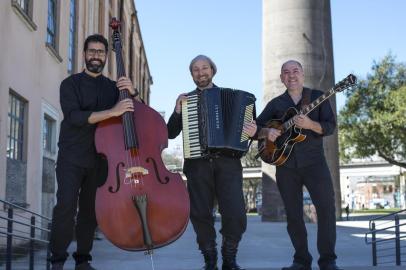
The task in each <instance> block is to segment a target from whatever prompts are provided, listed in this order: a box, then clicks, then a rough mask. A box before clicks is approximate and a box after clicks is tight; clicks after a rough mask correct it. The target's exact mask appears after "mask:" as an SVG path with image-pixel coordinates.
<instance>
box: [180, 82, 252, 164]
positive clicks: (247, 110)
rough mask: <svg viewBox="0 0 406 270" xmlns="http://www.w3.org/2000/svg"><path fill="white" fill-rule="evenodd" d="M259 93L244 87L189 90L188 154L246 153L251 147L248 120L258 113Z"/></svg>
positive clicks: (184, 116) (185, 141) (185, 116)
mask: <svg viewBox="0 0 406 270" xmlns="http://www.w3.org/2000/svg"><path fill="white" fill-rule="evenodd" d="M255 100H256V99H255V96H254V95H253V94H251V93H248V92H246V91H242V90H235V89H230V88H219V87H214V88H210V89H205V90H203V91H200V90H198V91H193V92H191V93H189V94H188V99H187V101H186V102H182V133H183V152H184V158H191V159H192V158H200V157H204V156H207V155H208V154H210V153H225V154H232V155H233V156H242V155H243V154H244V153H245V152H246V151H247V150H248V139H249V137H248V135H247V134H245V133H244V132H243V131H242V130H243V126H244V123H247V122H250V121H252V120H253V118H254V116H255Z"/></svg>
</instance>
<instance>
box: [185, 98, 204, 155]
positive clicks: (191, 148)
mask: <svg viewBox="0 0 406 270" xmlns="http://www.w3.org/2000/svg"><path fill="white" fill-rule="evenodd" d="M198 104H199V96H198V95H197V94H195V95H189V96H188V98H187V100H186V101H183V102H182V123H183V126H182V134H183V153H184V158H198V157H201V156H202V151H201V146H200V140H199V119H198V113H199V110H198Z"/></svg>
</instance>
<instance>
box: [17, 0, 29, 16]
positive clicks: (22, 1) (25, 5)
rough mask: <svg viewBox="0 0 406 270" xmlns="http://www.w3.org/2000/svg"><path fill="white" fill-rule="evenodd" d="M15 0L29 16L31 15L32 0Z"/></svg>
mask: <svg viewBox="0 0 406 270" xmlns="http://www.w3.org/2000/svg"><path fill="white" fill-rule="evenodd" d="M14 2H15V3H16V4H17V5H18V6H19V7H20V8H21V11H23V12H24V13H25V14H26V15H27V16H29V15H30V2H31V1H30V0H14Z"/></svg>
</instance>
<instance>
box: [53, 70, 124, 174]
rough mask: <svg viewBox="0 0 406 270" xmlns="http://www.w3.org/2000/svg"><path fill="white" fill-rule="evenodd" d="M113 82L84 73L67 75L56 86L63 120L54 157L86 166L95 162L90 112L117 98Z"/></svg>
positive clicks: (88, 166) (103, 77)
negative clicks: (58, 87)
mask: <svg viewBox="0 0 406 270" xmlns="http://www.w3.org/2000/svg"><path fill="white" fill-rule="evenodd" d="M118 95H119V91H118V89H117V87H116V82H114V81H112V80H110V79H108V78H106V77H105V76H103V75H100V76H98V77H96V78H94V77H92V76H90V75H88V74H86V73H85V72H81V73H77V74H74V75H71V76H69V77H68V78H66V79H65V80H63V81H62V83H61V86H60V103H61V108H62V112H63V117H64V118H63V120H62V123H61V130H60V134H59V142H58V147H59V153H58V158H62V159H65V160H68V161H70V162H72V163H74V164H75V165H78V166H81V167H86V168H90V167H93V166H94V164H95V159H96V148H95V144H94V135H95V131H96V126H97V125H96V124H90V123H89V122H88V119H89V116H90V115H91V114H92V113H93V112H98V111H103V110H108V109H110V108H112V107H113V106H114V105H115V104H116V103H117V100H118Z"/></svg>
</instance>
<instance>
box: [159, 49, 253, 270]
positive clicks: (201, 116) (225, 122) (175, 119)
mask: <svg viewBox="0 0 406 270" xmlns="http://www.w3.org/2000/svg"><path fill="white" fill-rule="evenodd" d="M189 69H190V73H191V75H192V78H193V81H194V82H195V84H196V86H197V88H196V89H195V90H193V91H191V92H189V93H184V94H181V95H179V97H178V98H177V100H176V107H175V110H174V112H173V114H172V115H171V117H170V119H169V121H168V124H167V126H168V135H169V138H170V139H173V138H175V137H176V136H178V135H179V133H180V132H181V131H182V133H183V142H184V147H183V150H184V158H185V162H184V167H183V171H184V173H185V175H186V177H187V180H188V184H187V186H188V191H189V195H190V203H191V205H190V219H191V222H192V224H193V228H194V230H195V232H196V235H197V243H198V245H199V249H200V251H201V252H202V254H203V257H204V261H205V266H204V268H203V269H205V270H216V269H218V268H217V248H216V231H215V228H214V219H213V215H212V210H213V207H214V201H215V199H217V201H218V206H219V212H220V214H221V230H220V233H221V234H222V236H223V241H222V247H221V254H222V258H223V265H222V269H223V270H241V269H243V268H241V267H240V266H239V265H238V264H237V262H236V254H237V249H238V244H239V242H240V240H241V238H242V235H243V233H244V232H245V230H246V226H247V217H246V213H245V202H244V197H243V190H242V166H241V161H240V158H241V156H242V155H243V153H244V152H245V151H246V150H247V149H248V143H247V141H248V135H245V134H242V127H243V125H244V121H246V119H247V118H251V120H252V108H253V106H254V105H253V104H254V103H255V97H254V96H253V95H252V94H249V93H247V92H244V91H239V90H232V89H227V88H219V87H217V86H216V85H214V84H213V82H212V79H213V76H214V75H215V74H216V71H217V69H216V65H215V64H214V62H213V61H212V60H211V59H210V58H209V57H207V56H204V55H198V56H196V57H195V58H194V59H193V60H192V61H191V63H190V66H189ZM244 104H245V105H244ZM241 108H242V109H241ZM247 108H248V109H247ZM236 130H237V132H235V131H236ZM233 133H236V135H234V134H233Z"/></svg>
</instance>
